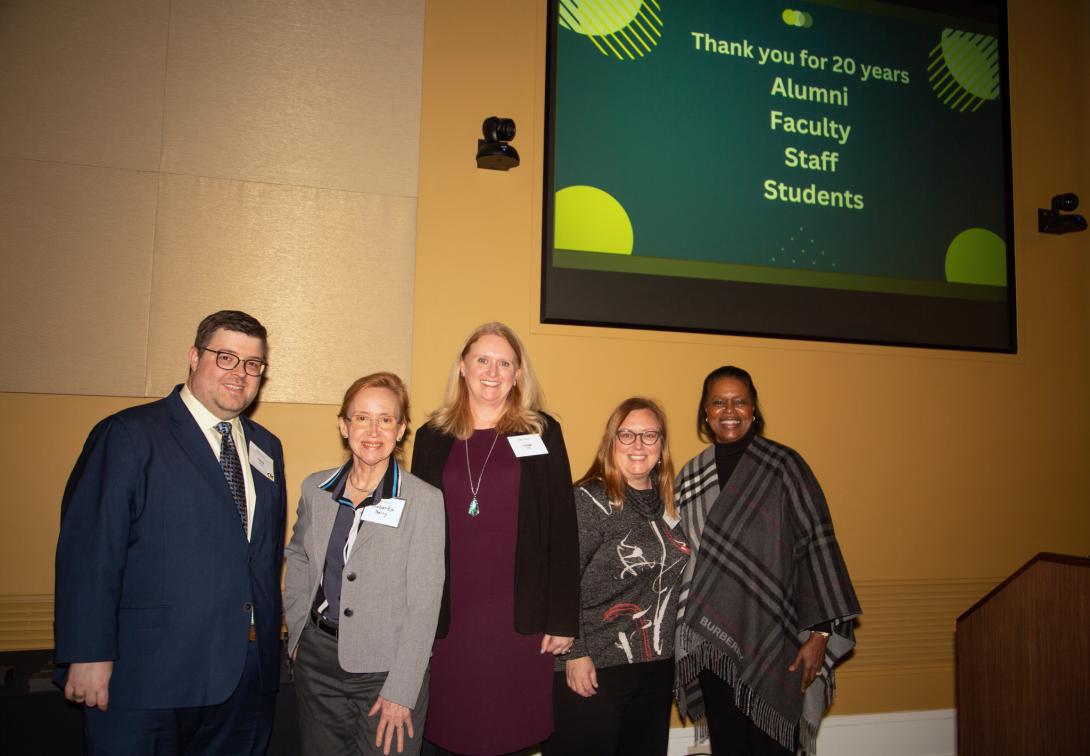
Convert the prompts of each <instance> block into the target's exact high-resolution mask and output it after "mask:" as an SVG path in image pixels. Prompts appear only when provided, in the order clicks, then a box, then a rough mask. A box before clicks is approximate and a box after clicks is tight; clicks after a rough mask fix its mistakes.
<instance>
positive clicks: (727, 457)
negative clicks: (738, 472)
mask: <svg viewBox="0 0 1090 756" xmlns="http://www.w3.org/2000/svg"><path fill="white" fill-rule="evenodd" d="M755 434H756V430H755V429H754V427H753V426H752V425H750V426H749V430H748V431H746V435H744V436H742V437H741V438H740V439H738V440H737V441H728V442H727V443H719V442H718V441H717V442H716V444H715V474H716V475H717V476H718V477H719V487H720V488H723V486H725V485H727V481H728V480H730V476H731V473H733V472H734V468H736V467H737V466H738V461H739V460H740V459H742V455H743V454H745V453H746V449H748V448H749V442H750V441H752V440H753V436H754V435H755Z"/></svg>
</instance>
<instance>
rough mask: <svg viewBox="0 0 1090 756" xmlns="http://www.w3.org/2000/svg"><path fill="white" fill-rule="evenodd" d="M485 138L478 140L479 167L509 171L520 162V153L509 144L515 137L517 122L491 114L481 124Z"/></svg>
mask: <svg viewBox="0 0 1090 756" xmlns="http://www.w3.org/2000/svg"><path fill="white" fill-rule="evenodd" d="M481 131H482V132H483V133H484V139H478V140H477V167H478V168H488V169H489V170H493V171H509V170H511V169H512V168H514V167H515V166H517V165H518V164H519V153H518V150H516V149H515V148H514V147H512V146H511V145H509V144H508V142H510V141H511V140H512V139H514V138H515V122H514V121H513V120H511V119H510V118H499V117H498V116H489V117H488V118H486V119H484V124H482V126H481Z"/></svg>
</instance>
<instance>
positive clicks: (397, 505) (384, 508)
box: [363, 499, 405, 528]
mask: <svg viewBox="0 0 1090 756" xmlns="http://www.w3.org/2000/svg"><path fill="white" fill-rule="evenodd" d="M404 509H405V500H404V499H383V500H382V501H380V502H379V503H378V504H372V505H371V506H369V507H364V508H363V521H364V522H374V523H378V524H379V525H387V526H389V527H391V528H396V527H397V526H398V525H399V524H401V512H402V511H403V510H404Z"/></svg>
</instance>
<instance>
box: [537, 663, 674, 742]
mask: <svg viewBox="0 0 1090 756" xmlns="http://www.w3.org/2000/svg"><path fill="white" fill-rule="evenodd" d="M673 687H674V661H673V659H663V660H660V661H653V662H639V663H636V664H622V665H619V666H616V667H604V668H602V669H599V670H598V692H597V693H596V694H594V695H593V696H590V697H589V698H584V697H583V696H581V695H579V694H578V693H576V692H575V691H573V690H572V689H571V688H569V687H568V682H567V678H566V677H565V676H564V673H563V672H557V673H556V675H555V677H554V678H553V716H554V717H555V719H556V730H555V731H554V732H553V734H552V737H550V738H549V739H548V740H547V741H545V742H544V743H542V744H541V752H542V754H544V756H581V755H582V754H585V755H586V756H611V754H617V755H618V756H621V755H623V756H664V754H665V753H666V748H667V741H668V740H669V739H670V703H671V701H672V700H673V693H674V691H673Z"/></svg>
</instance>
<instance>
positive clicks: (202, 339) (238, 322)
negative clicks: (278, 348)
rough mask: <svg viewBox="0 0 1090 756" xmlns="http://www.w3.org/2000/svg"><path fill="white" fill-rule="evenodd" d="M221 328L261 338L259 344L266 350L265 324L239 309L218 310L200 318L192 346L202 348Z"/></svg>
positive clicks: (266, 334)
mask: <svg viewBox="0 0 1090 756" xmlns="http://www.w3.org/2000/svg"><path fill="white" fill-rule="evenodd" d="M221 328H223V329H225V330H228V331H236V332H237V333H243V334H246V335H247V336H253V337H254V338H258V339H261V345H262V346H263V347H265V350H266V351H268V348H269V342H268V332H267V331H266V330H265V326H263V325H261V323H259V322H258V320H257V318H255V317H254V316H253V315H248V314H246V313H245V312H241V311H240V310H220V311H219V312H214V313H212V314H211V315H209V316H208V317H206V318H205V319H204V320H202V321H201V324H200V325H199V326H197V337H196V338H195V339H194V340H193V346H195V347H197V349H204V348H205V347H207V346H208V343H209V342H210V341H212V336H213V334H215V332H216V331H218V330H219V329H221Z"/></svg>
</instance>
